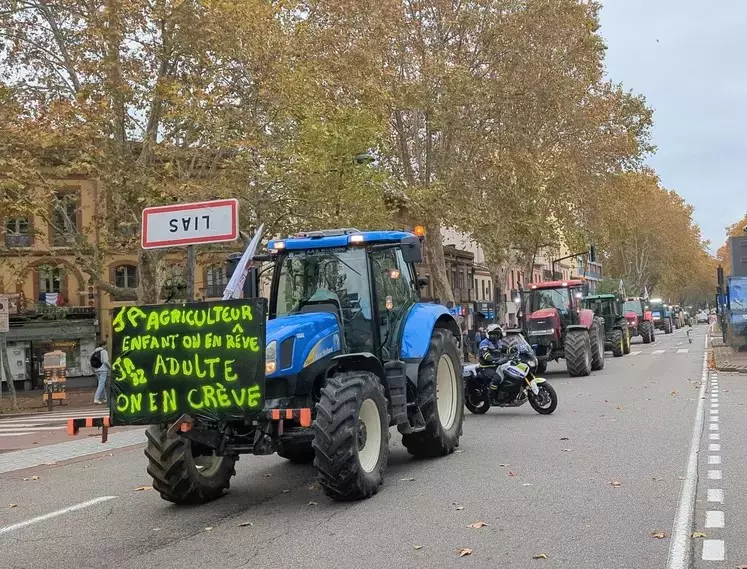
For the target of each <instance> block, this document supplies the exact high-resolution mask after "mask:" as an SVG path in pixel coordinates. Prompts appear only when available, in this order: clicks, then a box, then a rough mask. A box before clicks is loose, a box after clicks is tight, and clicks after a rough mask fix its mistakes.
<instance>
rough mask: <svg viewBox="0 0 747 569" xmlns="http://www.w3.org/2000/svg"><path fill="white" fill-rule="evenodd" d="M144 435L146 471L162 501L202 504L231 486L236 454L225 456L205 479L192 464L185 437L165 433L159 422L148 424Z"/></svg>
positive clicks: (218, 495) (213, 498)
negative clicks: (145, 441)
mask: <svg viewBox="0 0 747 569" xmlns="http://www.w3.org/2000/svg"><path fill="white" fill-rule="evenodd" d="M145 436H146V438H147V446H146V447H145V456H146V457H147V458H148V467H147V472H148V474H149V475H150V476H151V478H153V488H154V489H155V490H156V491H157V492H158V493H159V494H160V495H161V498H163V499H164V500H168V501H169V502H173V503H175V504H202V503H205V502H210V501H211V500H215V499H216V498H218V497H220V496H221V495H222V494H223V491H224V490H228V488H229V487H230V485H231V477H232V476H233V475H234V474H236V470H235V468H234V466H235V463H236V459H235V457H230V456H226V457H224V458H223V464H222V465H221V468H220V469H219V470H218V472H217V473H216V474H215V475H214V476H212V477H210V478H206V477H203V476H202V475H200V474H199V473H198V472H197V471H196V470H194V467H193V466H192V464H191V462H193V459H192V456H191V452H192V450H191V446H190V442H189V441H188V440H187V439H184V438H182V437H180V436H179V435H168V433H167V430H166V429H165V428H163V427H161V426H159V425H151V426H149V427H148V428H147V429H146V431H145Z"/></svg>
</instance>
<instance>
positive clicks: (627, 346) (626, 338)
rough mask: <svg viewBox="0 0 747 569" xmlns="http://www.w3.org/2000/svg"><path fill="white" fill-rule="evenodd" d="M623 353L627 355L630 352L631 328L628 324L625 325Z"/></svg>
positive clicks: (623, 330)
mask: <svg viewBox="0 0 747 569" xmlns="http://www.w3.org/2000/svg"><path fill="white" fill-rule="evenodd" d="M622 332H623V353H624V354H625V355H627V354H629V353H630V328H628V327H627V325H623V328H622Z"/></svg>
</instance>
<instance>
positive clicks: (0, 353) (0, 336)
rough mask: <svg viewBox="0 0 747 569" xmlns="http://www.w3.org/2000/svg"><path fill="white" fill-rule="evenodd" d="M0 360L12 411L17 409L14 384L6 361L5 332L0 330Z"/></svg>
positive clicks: (6, 345)
mask: <svg viewBox="0 0 747 569" xmlns="http://www.w3.org/2000/svg"><path fill="white" fill-rule="evenodd" d="M0 360H2V366H3V372H4V374H5V384H6V385H7V386H8V393H10V406H11V409H12V410H13V411H18V400H17V399H16V386H15V385H13V375H12V372H11V371H10V362H9V361H8V344H7V339H6V334H5V332H0Z"/></svg>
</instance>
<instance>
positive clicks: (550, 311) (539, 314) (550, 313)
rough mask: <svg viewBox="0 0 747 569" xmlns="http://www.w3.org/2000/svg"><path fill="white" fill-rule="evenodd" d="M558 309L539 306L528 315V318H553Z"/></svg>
mask: <svg viewBox="0 0 747 569" xmlns="http://www.w3.org/2000/svg"><path fill="white" fill-rule="evenodd" d="M557 313H558V311H557V310H556V309H554V308H540V309H539V310H535V311H534V312H532V313H531V314H530V315H529V319H530V320H545V319H550V318H553V319H554V318H555V317H556V316H557Z"/></svg>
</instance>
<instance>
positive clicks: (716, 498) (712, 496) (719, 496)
mask: <svg viewBox="0 0 747 569" xmlns="http://www.w3.org/2000/svg"><path fill="white" fill-rule="evenodd" d="M708 501H709V502H718V503H719V504H723V503H724V491H723V490H718V489H716V488H711V489H709V490H708Z"/></svg>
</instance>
